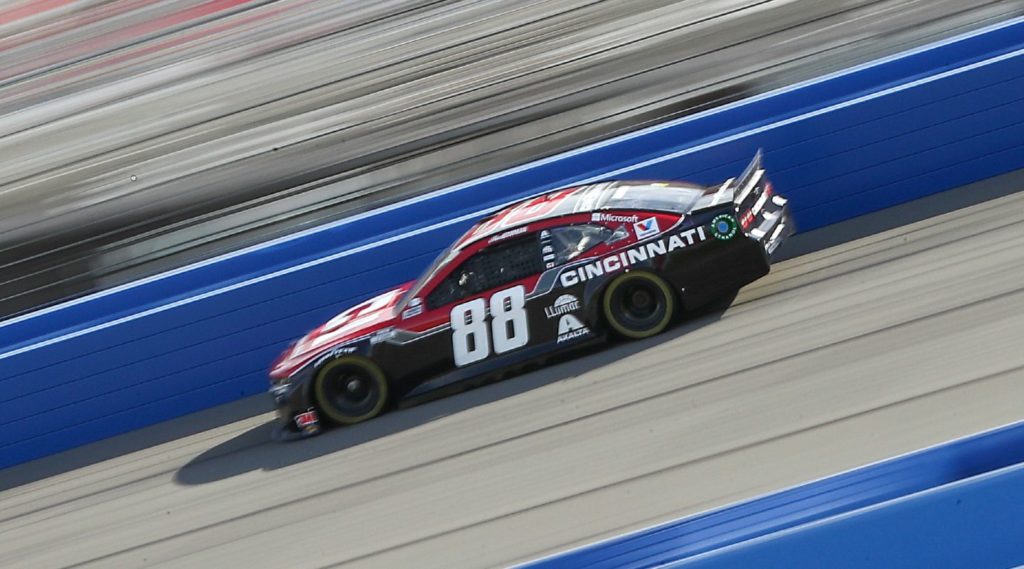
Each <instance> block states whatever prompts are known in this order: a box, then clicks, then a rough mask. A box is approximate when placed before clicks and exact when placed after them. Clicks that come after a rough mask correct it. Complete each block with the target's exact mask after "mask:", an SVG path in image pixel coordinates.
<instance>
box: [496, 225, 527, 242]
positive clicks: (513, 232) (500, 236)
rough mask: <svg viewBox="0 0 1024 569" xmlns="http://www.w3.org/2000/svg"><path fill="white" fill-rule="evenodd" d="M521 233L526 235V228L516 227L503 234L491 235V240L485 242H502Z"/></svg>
mask: <svg viewBox="0 0 1024 569" xmlns="http://www.w3.org/2000/svg"><path fill="white" fill-rule="evenodd" d="M523 233H526V227H517V228H515V229H509V230H508V231H505V232H504V233H499V234H497V235H492V236H491V238H490V239H488V240H487V242H488V243H494V242H495V241H502V240H504V239H508V238H509V237H515V236H516V235H522V234H523Z"/></svg>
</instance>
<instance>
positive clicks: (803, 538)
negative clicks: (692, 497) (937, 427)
mask: <svg viewBox="0 0 1024 569" xmlns="http://www.w3.org/2000/svg"><path fill="white" fill-rule="evenodd" d="M1022 462H1024V422H1022V423H1015V424H1013V425H1009V426H1006V427H1002V428H999V429H995V430H993V431H989V432H986V433H981V434H979V435H974V436H971V437H967V438H964V439H960V440H957V441H953V442H950V443H946V444H942V445H938V446H935V447H932V448H929V449H925V450H922V451H918V452H914V453H911V454H908V455H905V456H902V457H897V458H893V459H889V460H886V461H883V462H880V463H877V464H873V465H870V466H865V467H862V468H858V469H856V470H852V471H849V472H845V473H842V474H838V475H836V476H832V477H829V478H825V479H822V480H818V481H815V482H811V483H808V484H804V485H801V486H797V487H794V488H790V489H788V490H783V491H781V492H777V493H774V494H770V495H767V496H764V497H760V498H756V499H753V500H749V501H746V502H742V503H739V504H735V505H731V506H727V507H725V508H721V509H718V510H714V511H711V512H708V513H704V514H699V515H696V516H691V517H688V518H684V519H681V520H677V521H673V522H670V523H667V524H663V525H660V526H656V527H653V528H650V529H646V530H642V531H639V532H636V533H633V534H630V535H626V536H622V537H618V538H615V539H612V540H608V541H605V542H602V543H597V544H594V545H591V546H587V547H584V548H581V549H578V550H575V551H570V552H567V553H563V554H560V555H556V556H553V557H549V558H547V559H542V560H539V561H536V562H533V563H530V564H528V565H526V566H524V569H525V568H527V567H528V568H530V569H556V568H563V567H565V568H579V567H586V568H587V569H604V568H615V569H639V568H641V567H666V568H667V567H680V568H682V567H686V568H690V567H693V568H697V567H700V568H702V569H705V568H706V569H711V568H715V569H734V568H737V569H738V568H743V569H745V568H748V567H758V568H766V569H767V568H773V567H777V568H780V569H783V568H784V569H797V568H801V567H828V568H829V569H832V568H841V567H858V568H859V567H880V568H881V567H884V568H886V569H889V568H894V569H895V568H901V567H907V568H911V567H914V568H916V567H965V568H971V569H983V568H989V567H991V568H996V567H1016V566H1018V565H1019V564H1021V563H1024V546H1022V544H1024V539H1022V538H1024V524H1022V523H1021V522H1020V520H1019V517H1020V507H1021V504H1024V464H1021V463H1022ZM1010 538H1012V539H1010Z"/></svg>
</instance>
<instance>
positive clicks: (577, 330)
mask: <svg viewBox="0 0 1024 569" xmlns="http://www.w3.org/2000/svg"><path fill="white" fill-rule="evenodd" d="M587 334H590V328H587V327H586V326H584V325H583V323H582V322H580V319H579V318H576V317H575V316H573V315H572V314H566V315H564V316H562V319H561V320H559V321H558V342H557V343H559V344H561V343H562V342H568V341H569V340H575V339H576V338H580V337H583V336H586V335H587Z"/></svg>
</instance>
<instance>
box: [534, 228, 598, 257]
mask: <svg viewBox="0 0 1024 569" xmlns="http://www.w3.org/2000/svg"><path fill="white" fill-rule="evenodd" d="M613 233H614V231H612V230H611V229H608V228H607V227H605V226H603V225H590V224H584V225H566V226H563V227H555V228H553V229H551V230H549V236H548V238H547V239H546V240H545V242H544V245H543V246H544V254H545V260H546V261H548V262H549V263H554V265H562V264H565V263H568V262H571V261H573V260H574V259H576V258H577V257H579V256H580V255H582V254H584V253H586V252H587V251H589V250H591V249H593V248H594V247H596V246H598V245H600V244H601V243H604V242H606V241H608V240H609V239H610V238H611V237H612V234H613ZM549 249H550V250H549ZM552 256H553V257H554V258H553V259H552V258H551V257H552Z"/></svg>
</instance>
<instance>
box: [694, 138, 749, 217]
mask: <svg viewBox="0 0 1024 569" xmlns="http://www.w3.org/2000/svg"><path fill="white" fill-rule="evenodd" d="M761 160H762V152H761V150H760V149H759V150H758V151H757V153H756V154H754V159H753V160H751V161H750V164H748V165H747V168H746V169H745V170H743V173H742V174H740V175H739V177H738V178H729V179H728V180H726V181H725V182H724V183H722V185H721V186H719V187H718V190H717V191H716V192H714V193H713V194H707V195H704V196H702V197H701V199H700V200H699V201H698V202H697V204H695V205H694V207H693V210H694V211H698V210H702V209H706V208H709V207H717V206H720V205H721V204H724V203H729V202H733V203H735V204H740V203H742V202H743V200H744V199H746V197H747V196H748V195H750V192H751V191H753V189H754V188H755V187H757V184H758V182H760V181H761V180H762V179H763V178H764V167H763V166H762V165H761Z"/></svg>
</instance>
